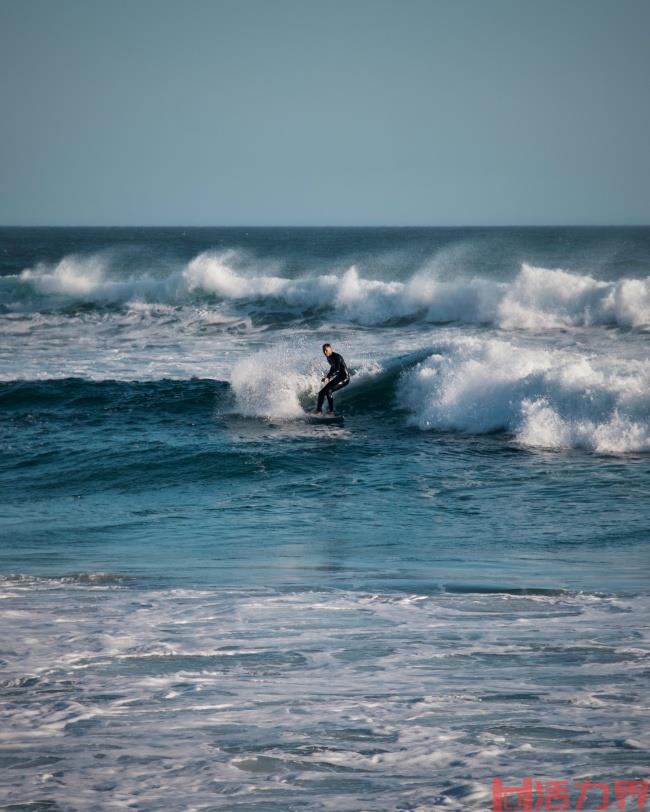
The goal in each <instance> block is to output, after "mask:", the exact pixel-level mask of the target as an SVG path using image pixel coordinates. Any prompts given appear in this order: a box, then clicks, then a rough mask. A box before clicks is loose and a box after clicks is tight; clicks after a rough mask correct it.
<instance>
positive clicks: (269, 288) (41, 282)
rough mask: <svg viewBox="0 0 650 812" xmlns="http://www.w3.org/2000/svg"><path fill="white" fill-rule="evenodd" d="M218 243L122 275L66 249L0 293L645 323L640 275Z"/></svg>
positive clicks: (533, 323) (463, 318)
mask: <svg viewBox="0 0 650 812" xmlns="http://www.w3.org/2000/svg"><path fill="white" fill-rule="evenodd" d="M268 270H269V269H268V267H266V266H265V267H260V266H259V265H256V264H255V262H252V261H251V260H250V259H247V258H246V257H244V256H242V255H241V254H238V253H237V252H236V251H232V250H228V251H221V252H215V251H212V252H205V253H202V254H199V255H198V256H196V257H195V258H194V259H193V260H192V261H191V262H190V263H189V264H188V265H187V266H185V267H184V268H182V269H180V270H176V271H173V272H172V273H169V274H168V275H167V276H162V277H161V276H155V275H153V274H151V273H144V274H140V275H136V276H130V277H124V276H120V275H119V274H116V272H115V271H114V270H112V269H111V267H110V263H109V262H108V260H107V258H106V257H103V256H94V257H86V258H81V257H75V256H68V257H65V258H64V259H62V260H61V261H60V262H59V263H58V264H56V265H55V266H47V265H39V266H37V267H36V268H34V269H27V270H25V271H23V272H22V273H21V274H20V275H18V276H10V277H2V278H1V279H0V285H1V287H0V299H1V300H2V301H3V302H4V303H5V305H7V304H8V305H9V306H11V305H12V304H14V305H15V304H16V299H17V300H18V302H19V304H20V303H22V304H20V306H21V307H24V300H25V295H26V294H27V295H29V293H30V292H31V293H32V294H34V293H36V294H38V295H40V296H41V297H44V300H45V301H44V302H42V301H41V302H37V303H36V307H37V308H38V307H39V306H43V304H45V305H46V306H48V307H51V306H56V305H57V303H60V302H61V301H62V302H63V303H64V304H65V303H69V302H83V303H85V304H96V305H108V304H114V305H119V304H126V303H132V302H137V301H143V302H151V303H163V304H164V303H173V304H179V303H186V302H193V301H195V300H196V299H197V298H198V299H201V298H203V299H206V298H207V299H208V300H209V299H213V300H214V299H216V300H218V301H219V302H225V303H232V304H233V305H234V306H240V307H241V306H246V305H247V304H255V305H256V306H257V308H258V311H261V317H262V318H263V313H264V309H265V308H266V309H267V311H268V314H269V318H272V317H273V315H274V314H275V313H276V312H277V310H278V307H281V308H284V309H285V310H288V311H289V313H288V314H289V315H290V316H296V317H301V316H304V315H305V314H307V313H313V312H315V311H321V312H323V313H329V314H333V315H335V316H336V317H338V318H339V319H340V320H341V321H344V322H349V323H353V324H360V325H368V326H371V325H386V324H390V323H394V322H395V321H403V320H407V321H412V322H423V323H449V322H457V323H465V324H492V325H495V326H497V327H500V328H503V329H526V330H545V329H557V328H563V327H576V326H586V327H589V326H594V325H605V326H620V327H626V328H635V329H644V328H648V327H650V277H646V278H643V279H630V278H625V279H620V280H617V281H600V280H597V279H595V278H593V277H591V276H589V275H582V274H575V273H571V272H569V271H566V270H561V269H549V268H541V267H535V266H533V265H529V264H526V263H524V264H523V265H522V266H521V269H520V271H519V273H518V275H517V276H516V277H515V279H514V280H512V281H511V282H499V281H495V280H492V279H487V278H479V277H474V278H457V279H455V280H453V281H449V280H442V279H440V278H439V277H438V276H436V274H435V273H432V272H431V271H427V270H424V271H420V272H416V273H415V274H414V275H413V276H411V277H410V278H409V279H408V280H406V281H399V280H389V281H382V280H378V279H367V278H364V277H362V276H361V275H360V273H359V271H358V269H357V268H356V267H355V266H354V265H353V266H351V267H349V268H348V269H347V270H346V271H344V272H337V273H326V274H321V275H305V276H300V277H297V278H289V277H286V276H281V275H278V274H277V273H269V272H268Z"/></svg>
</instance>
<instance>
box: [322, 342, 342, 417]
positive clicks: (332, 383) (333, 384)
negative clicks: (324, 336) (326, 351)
mask: <svg viewBox="0 0 650 812" xmlns="http://www.w3.org/2000/svg"><path fill="white" fill-rule="evenodd" d="M327 360H328V361H329V365H330V371H329V372H328V373H327V382H326V384H325V386H324V387H323V388H322V389H321V390H320V392H319V393H318V403H317V404H316V411H317V412H320V410H321V409H322V408H323V400H324V399H325V398H327V406H328V408H329V411H330V412H333V411H334V398H333V397H332V393H333V392H336V390H337V389H343V387H344V386H347V385H348V384H349V383H350V373H349V372H348V368H347V367H346V365H345V361H344V360H343V358H342V357H341V356H340V355H339V354H338V352H333V353H332V354H331V355H328V357H327Z"/></svg>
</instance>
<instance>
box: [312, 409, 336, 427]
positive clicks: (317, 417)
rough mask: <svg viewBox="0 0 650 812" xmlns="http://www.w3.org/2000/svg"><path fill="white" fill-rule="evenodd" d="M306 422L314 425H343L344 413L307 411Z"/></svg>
mask: <svg viewBox="0 0 650 812" xmlns="http://www.w3.org/2000/svg"><path fill="white" fill-rule="evenodd" d="M305 422H306V423H309V424H310V425H314V426H342V425H343V415H340V414H311V413H310V412H305Z"/></svg>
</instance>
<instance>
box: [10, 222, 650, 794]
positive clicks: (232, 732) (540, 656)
mask: <svg viewBox="0 0 650 812" xmlns="http://www.w3.org/2000/svg"><path fill="white" fill-rule="evenodd" d="M649 269H650V229H555V230H554V229H0V273H1V274H2V276H0V334H1V335H2V342H1V344H0V379H1V380H0V448H1V450H2V451H1V456H0V493H1V500H0V504H1V505H2V507H1V512H0V534H1V535H0V572H1V573H2V577H3V581H2V583H3V586H2V590H3V594H2V597H3V598H4V599H5V600H4V601H3V602H2V604H1V606H2V608H4V609H5V610H6V611H5V622H4V626H3V633H2V636H3V638H4V639H3V640H2V643H1V651H0V658H1V659H2V666H3V668H4V669H5V672H6V673H5V677H4V678H3V679H4V683H3V685H4V688H3V690H4V692H5V694H6V699H7V700H8V702H7V704H6V709H5V712H4V721H5V725H6V727H5V733H4V738H3V743H2V758H4V759H5V762H6V764H7V766H9V767H11V768H12V769H10V770H9V773H8V778H6V779H3V785H4V788H5V790H6V792H7V793H8V796H7V797H8V798H9V801H10V802H12V803H26V802H28V801H29V802H40V803H41V804H44V805H47V804H49V806H43V807H42V808H48V809H67V808H69V807H68V806H67V805H66V804H67V800H66V799H67V798H68V797H70V792H74V793H75V797H79V799H80V801H79V803H80V808H82V807H83V808H89V807H94V808H103V807H104V806H106V808H110V802H109V795H110V798H112V799H113V800H112V802H114V803H118V804H119V803H126V802H127V800H128V801H133V802H135V803H136V806H135V808H141V809H159V808H166V809H185V808H187V806H186V805H185V802H184V800H183V799H184V797H185V795H186V794H187V793H188V792H190V791H191V792H192V793H195V794H196V801H195V804H196V805H195V807H193V808H197V809H209V808H215V809H216V808H219V809H273V810H276V809H277V810H286V809H292V808H296V809H297V808H300V809H304V808H309V809H330V808H331V809H337V810H340V809H350V810H366V809H377V810H379V809H388V808H402V809H433V808H437V807H438V806H439V805H442V804H444V805H445V806H446V808H450V809H455V808H458V809H471V808H477V809H482V808H486V805H487V804H488V803H489V791H490V786H491V779H492V777H494V776H497V775H500V776H503V777H504V778H505V777H511V778H513V779H520V778H521V777H522V776H523V775H530V774H535V775H538V776H540V777H541V776H546V777H547V778H558V779H561V778H567V779H568V778H571V777H572V776H578V775H581V776H583V775H590V776H593V777H594V778H597V777H599V776H600V777H601V779H602V780H605V781H608V780H614V779H615V778H616V779H617V778H621V777H623V776H628V777H629V776H637V774H640V770H641V769H642V765H643V764H645V763H647V756H648V745H649V740H648V738H647V733H646V732H645V731H646V730H647V724H645V723H646V722H647V710H645V708H646V707H647V675H648V673H650V672H648V657H649V652H650V646H649V641H648V629H647V608H648V589H647V583H648V564H649V556H648V530H647V528H648V526H650V521H649V520H650V510H649V508H648V499H647V495H648V492H649V486H650V455H649V452H650V361H649V358H648V330H649V329H650V281H649V277H648V273H649ZM326 340H327V341H331V342H332V343H333V344H334V346H335V349H337V350H338V351H340V352H341V353H342V354H343V355H344V356H345V358H346V360H347V361H348V364H349V366H350V368H351V370H352V372H353V377H352V382H351V384H350V386H349V387H347V388H346V389H345V390H344V391H342V392H341V393H339V394H338V395H337V411H338V412H339V413H341V414H342V415H343V416H344V424H343V425H342V426H320V425H316V426H314V425H310V424H308V423H306V422H305V420H304V419H303V410H304V409H307V408H310V407H312V406H313V402H314V396H315V393H316V391H317V388H318V382H319V379H320V377H321V376H322V374H323V372H324V368H325V363H324V360H323V357H322V354H321V352H320V346H321V344H322V343H323V341H326ZM644 703H645V704H644ZM133 725H136V726H137V732H136V733H132V732H131V733H130V732H129V731H132V730H133ZM560 741H561V742H562V748H564V749H562V748H558V742H560ZM567 742H568V744H567ZM144 765H148V766H146V767H145V766H144ZM134 799H135V801H134Z"/></svg>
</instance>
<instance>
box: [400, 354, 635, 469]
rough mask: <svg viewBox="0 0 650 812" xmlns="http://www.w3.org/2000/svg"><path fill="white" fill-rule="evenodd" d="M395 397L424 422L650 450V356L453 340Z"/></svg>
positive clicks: (596, 447)
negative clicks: (622, 357)
mask: <svg viewBox="0 0 650 812" xmlns="http://www.w3.org/2000/svg"><path fill="white" fill-rule="evenodd" d="M397 402H398V404H399V405H400V406H401V407H402V408H404V409H406V410H407V411H408V412H409V413H410V417H409V422H410V423H411V424H412V425H415V426H418V427H419V428H421V429H440V430H449V429H453V430H460V431H465V432H468V433H472V434H482V433H488V432H497V431H507V432H510V433H512V434H513V435H514V436H515V437H516V439H517V440H518V442H520V443H522V444H523V445H527V446H532V447H537V448H549V449H567V448H584V449H588V450H591V451H596V452H600V453H605V454H621V453H629V452H645V451H650V361H648V360H647V359H646V360H626V361H623V360H620V359H612V358H609V357H588V356H586V355H584V354H577V353H573V352H569V351H565V350H558V349H553V350H550V349H535V348H526V347H522V346H518V345H515V344H514V343H512V342H509V341H502V340H498V339H479V338H456V339H450V340H448V341H443V342H441V343H440V344H439V346H438V347H437V348H436V352H434V353H432V354H431V355H430V356H429V357H428V358H427V359H426V360H425V361H422V362H420V363H419V364H417V365H416V366H415V367H414V368H412V369H409V370H407V371H406V372H405V373H404V375H403V376H402V378H401V380H400V381H399V384H398V388H397Z"/></svg>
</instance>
